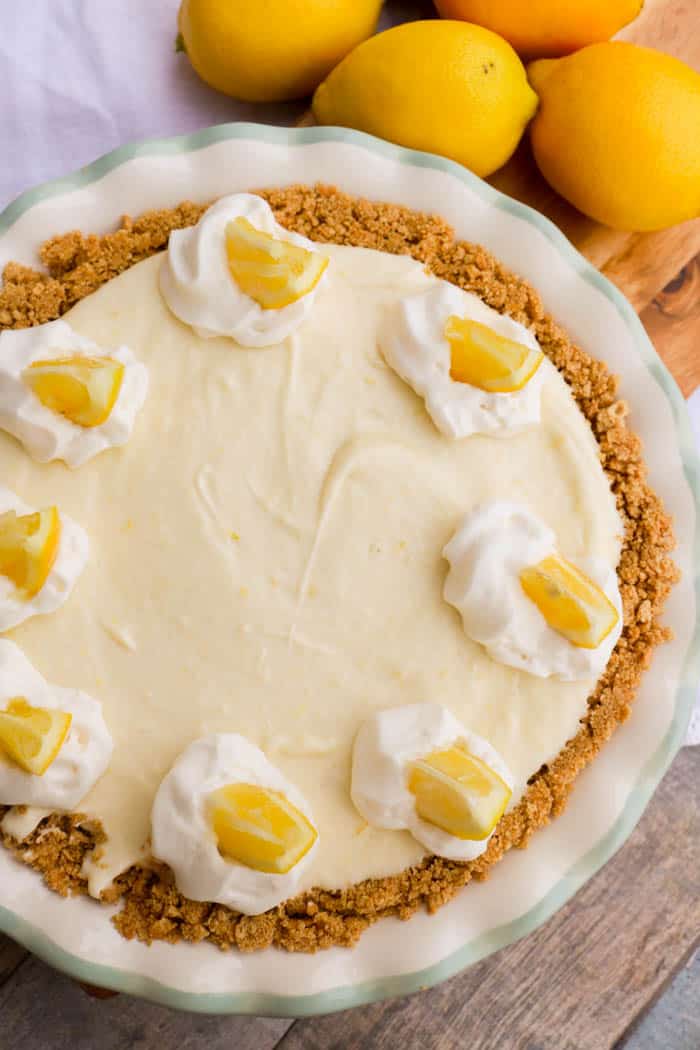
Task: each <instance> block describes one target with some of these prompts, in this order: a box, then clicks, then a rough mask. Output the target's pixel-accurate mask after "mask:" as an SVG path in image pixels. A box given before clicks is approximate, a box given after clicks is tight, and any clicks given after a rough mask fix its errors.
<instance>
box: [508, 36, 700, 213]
mask: <svg viewBox="0 0 700 1050" xmlns="http://www.w3.org/2000/svg"><path fill="white" fill-rule="evenodd" d="M528 76H529V77H530V83H531V84H532V86H533V87H534V88H535V90H536V91H537V93H538V94H539V96H540V106H539V109H538V112H537V116H536V117H535V119H534V121H533V123H532V126H531V129H530V130H531V138H532V148H533V151H534V154H535V160H536V161H537V164H538V166H539V169H540V171H541V172H542V174H543V175H544V177H545V178H546V180H547V182H549V183H550V184H551V185H552V186H553V187H554V189H555V190H557V191H558V192H559V193H561V195H562V197H565V198H566V199H567V200H568V201H570V202H571V203H572V204H574V205H575V206H576V207H577V208H578V209H579V210H580V211H582V212H584V213H585V214H586V215H590V216H591V217H592V218H594V219H597V220H598V222H602V223H605V225H607V226H612V227H614V228H615V229H619V230H657V229H662V228H664V227H666V226H672V225H673V224H674V223H676V222H682V221H683V220H684V219H690V218H693V217H695V216H697V215H698V214H700V74H698V73H696V72H695V71H694V70H692V69H691V68H690V67H689V66H687V65H685V64H684V63H683V62H680V61H679V60H678V59H677V58H672V57H671V56H670V55H664V54H662V53H661V52H660V51H653V50H651V49H650V48H646V47H636V46H635V45H634V44H626V43H622V42H621V41H611V42H610V43H605V44H593V45H592V46H591V47H586V48H584V49H583V50H582V51H577V52H576V54H575V55H569V56H568V57H567V58H560V59H540V60H539V61H538V62H533V63H532V64H531V65H530V66H528Z"/></svg>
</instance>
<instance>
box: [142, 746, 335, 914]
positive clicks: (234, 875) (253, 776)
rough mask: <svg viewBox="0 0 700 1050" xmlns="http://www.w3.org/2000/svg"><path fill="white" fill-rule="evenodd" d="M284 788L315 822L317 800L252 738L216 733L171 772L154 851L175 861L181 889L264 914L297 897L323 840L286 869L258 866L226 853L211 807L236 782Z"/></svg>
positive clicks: (161, 792)
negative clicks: (274, 870) (211, 797)
mask: <svg viewBox="0 0 700 1050" xmlns="http://www.w3.org/2000/svg"><path fill="white" fill-rule="evenodd" d="M236 782H238V783H246V784H255V785H256V786H258V787H265V788H269V789H271V790H272V791H279V792H281V793H282V794H283V795H285V796H286V798H287V799H288V800H289V802H291V803H292V805H293V806H296V808H297V809H298V810H300V811H301V812H302V813H303V814H304V816H305V817H306V818H307V819H308V820H309V822H310V823H311V824H313V819H312V816H311V812H310V809H309V805H308V803H307V801H306V799H305V798H304V796H303V795H302V794H301V792H300V791H298V790H297V788H295V786H294V785H293V784H292V783H290V781H288V780H287V779H286V777H284V776H283V775H282V773H280V771H279V770H278V769H277V768H276V767H275V766H273V764H272V763H271V762H270V761H269V760H268V759H267V758H266V757H265V755H264V754H263V752H262V751H261V750H260V749H259V748H257V747H255V745H254V744H251V743H250V741H249V740H246V738H245V737H242V736H239V735H238V734H236V733H212V734H211V735H209V736H205V737H201V738H200V739H199V740H195V741H194V743H192V744H190V746H189V747H188V748H187V749H186V750H185V751H183V753H182V754H181V755H180V757H179V758H178V759H177V760H176V762H175V764H174V765H173V766H172V768H171V769H170V771H169V772H168V773H167V774H166V776H165V777H164V778H163V780H162V782H161V784H160V787H159V788H158V792H157V794H156V797H155V800H154V803H153V809H152V812H151V844H152V852H153V856H154V857H157V858H158V860H162V861H164V862H165V863H166V864H169V865H170V867H171V868H172V870H173V872H174V874H175V881H176V883H177V887H178V889H179V890H180V892H181V893H184V894H185V896H186V897H191V898H192V900H197V901H216V902H217V903H218V904H226V905H228V907H230V908H235V909H236V911H240V912H243V914H244V915H259V914H260V913H261V912H264V911H267V910H268V908H274V907H275V905H276V904H279V903H280V901H283V900H286V899H287V898H288V897H292V896H293V895H294V893H295V891H296V889H297V887H298V885H299V880H300V877H301V875H302V874H303V872H304V870H305V869H306V868H307V867H308V865H309V864H310V863H311V860H312V858H313V854H314V852H315V850H316V846H317V844H318V839H316V842H314V845H313V846H312V847H311V849H310V850H309V851H308V853H306V854H305V856H304V857H302V858H301V859H300V860H299V861H298V862H297V864H295V865H294V867H293V868H291V870H290V871H288V872H287V873H286V874H284V875H278V874H269V873H267V872H263V871H255V870H254V869H253V868H248V867H246V866H245V865H243V864H238V863H236V862H235V861H233V860H227V859H225V858H224V857H223V856H222V855H221V853H220V852H219V849H218V845H217V841H216V836H215V834H214V830H213V828H212V825H211V818H210V816H209V814H208V813H207V800H208V798H209V795H210V794H211V793H212V791H216V789H217V788H221V787H224V786H225V785H226V784H232V783H236Z"/></svg>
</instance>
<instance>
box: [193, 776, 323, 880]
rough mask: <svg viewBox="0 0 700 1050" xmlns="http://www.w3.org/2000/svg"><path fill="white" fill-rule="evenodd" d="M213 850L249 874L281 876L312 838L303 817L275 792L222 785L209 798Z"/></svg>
mask: <svg viewBox="0 0 700 1050" xmlns="http://www.w3.org/2000/svg"><path fill="white" fill-rule="evenodd" d="M209 813H210V817H211V820H212V825H213V828H214V834H215V835H216V839H217V842H218V846H219V852H220V853H221V854H222V855H223V856H224V857H226V858H228V859H229V860H235V861H237V863H238V864H244V865H245V866H246V867H247V868H254V869H255V871H264V872H268V873H271V874H278V875H284V874H285V873H286V872H288V871H289V870H290V869H291V868H293V867H294V865H295V864H297V863H298V862H299V861H300V860H301V858H302V857H303V856H304V855H305V854H306V853H308V852H309V850H310V849H311V847H312V846H313V844H314V842H315V841H316V839H317V837H318V836H317V833H316V830H315V828H314V827H313V826H312V825H311V824H310V823H309V821H308V820H307V819H306V817H305V816H304V814H303V813H302V812H301V811H300V810H298V809H297V808H296V806H293V805H292V803H291V802H290V801H289V800H288V799H287V798H285V796H284V795H283V794H282V793H281V792H279V791H272V790H271V789H269V788H264V787H259V786H257V785H256V784H226V786H225V787H222V788H219V789H218V790H217V791H214V792H212V794H211V795H210V796H209Z"/></svg>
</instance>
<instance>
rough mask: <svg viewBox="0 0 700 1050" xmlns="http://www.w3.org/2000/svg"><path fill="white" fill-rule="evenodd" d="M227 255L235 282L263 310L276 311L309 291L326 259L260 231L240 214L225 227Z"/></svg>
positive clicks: (294, 301)
mask: <svg viewBox="0 0 700 1050" xmlns="http://www.w3.org/2000/svg"><path fill="white" fill-rule="evenodd" d="M226 254H227V256H228V265H229V270H230V271H231V276H232V277H233V279H234V281H235V282H236V284H237V285H238V287H239V288H240V289H241V291H242V292H245V294H246V295H249V296H250V297H251V299H254V300H255V301H256V303H258V305H259V306H261V307H262V308H263V310H279V309H281V308H282V307H284V306H289V305H290V304H291V303H296V302H298V301H299V299H301V298H302V297H303V296H305V295H308V294H309V292H312V291H313V290H314V288H315V287H316V285H317V284H318V282H319V281H320V280H321V278H322V277H323V274H324V272H325V269H326V267H327V266H328V259H327V258H326V257H325V256H324V255H321V253H320V252H312V251H309V250H308V249H306V248H300V247H299V245H298V244H291V243H290V242H289V241H283V240H281V239H280V238H278V237H273V236H272V235H271V234H269V233H264V232H263V231H262V230H256V228H255V227H254V226H252V225H251V223H249V222H248V220H247V219H246V218H244V217H243V216H242V215H239V217H238V218H237V219H234V220H233V222H230V223H229V224H228V226H227V227H226Z"/></svg>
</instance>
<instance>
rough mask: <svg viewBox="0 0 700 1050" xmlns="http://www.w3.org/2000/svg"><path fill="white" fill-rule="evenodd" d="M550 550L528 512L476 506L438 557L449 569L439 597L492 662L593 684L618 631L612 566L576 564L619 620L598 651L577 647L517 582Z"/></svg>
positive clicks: (549, 534)
mask: <svg viewBox="0 0 700 1050" xmlns="http://www.w3.org/2000/svg"><path fill="white" fill-rule="evenodd" d="M556 550H557V544H556V537H555V535H554V532H553V531H552V529H550V528H548V526H547V525H545V524H544V523H543V522H542V521H540V519H539V518H537V517H536V516H535V515H534V514H533V513H532V512H531V511H530V510H528V508H527V507H524V506H522V505H520V504H516V503H501V502H497V503H488V504H484V505H482V506H479V507H475V508H474V509H473V510H472V511H470V512H469V513H468V514H467V515H466V517H465V518H464V520H463V521H462V524H461V525H460V527H459V528H458V530H457V532H456V533H455V535H454V536H453V537H452V539H451V540H450V542H449V543H448V544H447V546H446V547H445V549H444V551H443V555H444V557H445V558H446V559H447V560H448V562H449V563H450V569H449V572H448V574H447V578H446V580H445V587H444V592H443V593H444V597H445V600H446V601H448V602H449V603H450V604H451V605H454V606H455V608H456V609H458V610H459V612H460V614H461V616H462V622H463V624H464V630H465V633H466V634H468V635H469V637H470V638H473V639H474V641H475V642H479V643H480V644H481V645H483V646H484V647H485V649H486V651H487V652H488V653H489V655H490V656H491V657H492V658H493V659H494V660H496V661H498V662H499V663H502V664H507V665H508V666H509V667H517V668H520V669H521V670H523V671H527V672H528V673H529V674H534V675H538V676H539V677H541V678H548V677H549V676H550V675H552V676H554V677H556V678H560V679H562V681H565V682H571V681H576V680H578V679H586V678H590V679H596V678H598V677H599V675H600V674H601V673H602V671H603V668H604V667H605V665H606V663H607V662H608V659H609V657H610V653H611V652H612V650H613V648H614V646H615V643H616V642H617V640H618V638H619V637H620V632H621V630H622V601H621V599H620V591H619V587H618V582H617V574H616V572H615V567H614V566H612V565H608V564H606V563H605V562H603V561H601V560H600V559H599V558H577V559H576V565H577V566H578V567H579V568H580V569H581V570H582V571H583V572H585V573H586V575H587V576H588V577H589V578H590V579H591V580H593V582H594V583H596V584H597V585H598V587H600V588H601V590H603V591H604V592H605V594H606V595H607V597H608V598H609V599H610V601H611V602H612V603H613V605H614V606H615V608H616V609H617V611H618V614H619V619H618V622H617V625H616V626H615V627H614V628H613V630H612V631H611V632H610V634H609V635H608V636H607V638H604V639H603V641H602V642H601V643H600V645H599V646H598V648H597V649H582V648H579V647H577V646H575V645H574V644H573V643H572V642H570V641H569V640H568V639H567V638H564V637H563V636H562V635H561V634H559V633H558V632H557V631H555V630H553V629H552V628H551V627H550V626H549V624H548V623H547V621H546V620H545V618H544V616H543V615H542V613H541V612H540V611H539V609H538V608H537V606H536V605H535V604H534V602H532V601H531V600H530V599H529V598H528V597H527V595H526V594H525V592H524V591H523V589H522V586H521V583H520V572H521V571H522V570H523V569H525V568H526V567H528V566H532V565H536V564H537V563H538V562H539V561H542V559H543V558H546V557H547V556H548V555H550V554H554V553H555V551H556Z"/></svg>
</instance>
